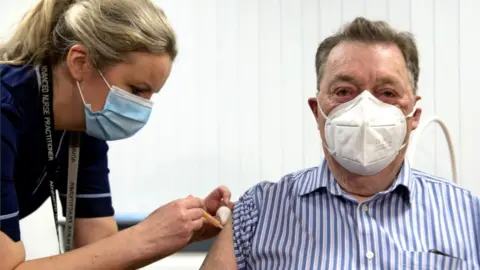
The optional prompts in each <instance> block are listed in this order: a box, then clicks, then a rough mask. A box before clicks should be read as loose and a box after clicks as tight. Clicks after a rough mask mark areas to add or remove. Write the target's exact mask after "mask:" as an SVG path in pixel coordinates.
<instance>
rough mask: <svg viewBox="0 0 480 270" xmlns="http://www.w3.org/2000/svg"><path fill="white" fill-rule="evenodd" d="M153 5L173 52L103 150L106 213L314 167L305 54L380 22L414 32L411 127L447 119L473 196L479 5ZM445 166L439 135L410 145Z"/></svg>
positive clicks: (24, 4) (323, 1)
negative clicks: (145, 113) (170, 29)
mask: <svg viewBox="0 0 480 270" xmlns="http://www.w3.org/2000/svg"><path fill="white" fill-rule="evenodd" d="M33 2H34V0H16V1H11V0H8V1H6V2H5V3H3V7H2V10H1V11H0V15H2V26H1V27H0V37H3V38H4V37H6V36H8V35H9V34H10V33H11V30H12V27H11V26H12V25H13V23H15V22H16V21H18V19H19V16H20V14H21V13H22V12H24V11H25V10H26V9H27V8H28V7H29V6H30V5H31V4H32V3H33ZM157 2H158V3H159V4H160V5H161V6H162V7H163V8H164V9H165V11H166V13H167V15H168V16H169V17H170V20H171V22H172V24H173V26H174V28H175V30H176V32H177V36H178V43H179V55H178V59H177V60H176V62H175V64H174V68H173V71H172V75H171V77H170V79H169V80H168V82H167V84H166V86H165V88H164V89H163V90H162V92H161V93H160V94H159V95H158V96H156V97H155V101H156V106H155V109H154V112H153V114H152V118H151V121H150V122H149V124H148V125H147V126H146V128H145V129H144V130H142V131H141V132H140V133H139V134H138V135H137V136H135V137H133V138H131V139H128V140H124V141H120V142H115V143H111V144H110V145H111V152H110V156H109V157H110V166H111V182H112V192H113V194H114V204H115V207H116V209H117V212H121V213H128V212H143V213H148V212H150V211H151V210H153V209H154V208H156V207H158V206H159V205H161V204H164V203H166V202H168V201H171V200H174V199H177V198H179V197H184V196H187V195H188V194H195V195H198V196H204V195H206V194H207V193H208V192H209V191H210V190H211V189H213V188H214V187H216V186H218V185H227V186H228V187H229V188H230V189H231V190H232V192H233V196H234V198H238V197H239V196H240V195H241V194H242V193H243V192H244V191H245V190H246V189H247V188H249V187H251V186H252V185H254V184H255V183H257V182H259V181H261V180H272V181H277V180H278V179H279V178H280V177H281V176H282V175H284V174H286V173H289V172H292V171H295V170H298V169H301V168H304V167H309V166H315V165H317V164H318V163H319V162H320V160H321V157H322V156H323V153H322V151H321V148H320V145H321V144H320V140H319V136H318V131H317V128H316V124H315V121H314V119H313V116H312V114H311V112H310V110H309V108H308V104H307V99H308V98H309V97H312V96H314V95H315V87H316V81H315V80H316V78H315V70H314V63H315V61H314V58H315V51H316V48H317V46H318V44H319V42H320V41H321V40H322V39H323V38H325V37H327V36H328V35H330V34H332V33H333V32H334V31H336V30H338V29H339V27H341V26H342V25H343V24H344V23H347V22H349V21H351V20H352V19H353V18H355V17H356V16H366V17H368V18H371V19H382V20H387V21H388V22H390V23H391V24H392V25H393V26H394V27H397V28H399V29H401V30H408V31H412V32H413V33H414V35H415V38H416V40H417V45H418V48H419V50H420V62H421V63H420V66H421V74H420V82H419V90H418V91H419V94H420V95H421V96H422V100H421V101H420V102H419V106H420V107H421V108H422V110H423V115H422V120H423V121H425V120H427V119H428V118H430V117H432V116H435V115H437V116H440V117H441V118H442V119H443V120H444V121H445V122H446V124H447V125H448V127H449V129H450V131H451V133H452V136H453V141H454V144H455V150H456V154H457V158H458V163H459V177H460V181H459V182H460V185H462V186H463V187H465V188H467V189H470V190H472V191H473V192H475V193H476V194H479V195H480V188H479V183H480V182H479V181H480V173H479V171H478V165H477V163H476V161H477V153H478V152H479V151H480V147H479V146H478V143H477V142H478V140H477V139H476V136H478V134H480V120H479V116H480V109H479V106H478V105H477V103H478V102H479V100H480V88H479V87H480V76H478V74H477V73H478V63H479V62H480V51H479V48H480V35H478V34H477V32H478V25H480V18H479V17H478V14H480V2H479V1H477V0H436V1H435V0H430V1H413V0H410V1H397V0H343V1H336V0H320V1H319V0H301V1H299V0H243V1H234V0H204V1H194V0H183V1H173V0H162V1H157ZM180 3H181V4H180ZM19 7H21V8H19ZM449 159H450V157H449V155H448V149H447V144H446V141H445V140H444V138H443V134H442V133H441V132H439V129H438V127H433V126H432V127H431V128H429V129H428V130H427V131H426V132H425V133H424V136H423V137H422V138H421V140H420V145H419V146H418V148H417V153H416V159H415V160H416V163H415V167H417V168H419V169H422V170H425V171H427V172H429V173H434V174H437V175H439V176H442V177H447V178H449V177H450V175H451V172H450V163H449ZM44 207H50V204H49V203H46V204H45V206H44ZM47 212H48V211H47ZM45 213H46V212H45V211H43V212H41V215H43V216H42V217H45V215H46V214H45ZM32 216H33V217H31V218H34V217H35V215H32ZM42 217H40V216H38V220H39V221H38V222H40V221H41V222H40V223H41V225H40V228H43V227H44V228H45V230H50V229H49V228H51V224H52V222H51V220H50V219H51V217H50V216H48V218H42ZM43 220H45V221H43ZM42 222H43V223H42ZM40 223H37V225H36V226H35V230H36V231H37V232H38V228H39V225H38V224H40ZM22 226H23V227H25V228H27V229H25V230H26V231H27V233H26V234H24V239H25V240H26V246H27V248H28V249H29V250H33V251H29V253H28V254H29V256H30V257H38V256H41V255H42V251H45V252H44V254H47V253H48V252H52V251H53V252H54V251H55V247H54V246H53V245H54V244H55V236H54V231H53V230H50V233H51V234H52V237H51V238H52V239H51V240H52V243H49V245H50V244H51V246H52V247H51V248H50V249H46V248H45V245H46V243H42V246H40V245H39V244H38V242H33V241H30V242H29V240H31V239H34V238H33V236H32V234H33V232H34V231H35V230H28V228H29V226H28V224H22ZM42 226H43V227H42ZM51 229H53V228H51ZM36 239H38V238H36ZM42 241H43V240H42ZM48 250H49V251H48ZM159 267H160V266H159ZM169 267H170V266H169ZM158 269H160V268H158ZM169 269H173V268H171V267H170V268H169Z"/></svg>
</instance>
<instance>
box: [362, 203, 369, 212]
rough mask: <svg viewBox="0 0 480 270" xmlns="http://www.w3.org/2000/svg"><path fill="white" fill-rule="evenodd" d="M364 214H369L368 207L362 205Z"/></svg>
mask: <svg viewBox="0 0 480 270" xmlns="http://www.w3.org/2000/svg"><path fill="white" fill-rule="evenodd" d="M362 212H363V213H367V212H368V205H366V204H364V205H362Z"/></svg>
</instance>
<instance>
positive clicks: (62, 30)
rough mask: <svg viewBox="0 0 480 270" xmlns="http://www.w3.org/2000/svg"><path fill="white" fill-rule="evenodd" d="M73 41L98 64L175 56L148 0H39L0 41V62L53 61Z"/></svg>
mask: <svg viewBox="0 0 480 270" xmlns="http://www.w3.org/2000/svg"><path fill="white" fill-rule="evenodd" d="M75 44H81V45H83V46H84V47H85V48H86V50H87V54H88V57H89V59H90V60H91V62H92V64H93V65H95V66H96V67H97V68H102V67H105V66H107V65H110V64H114V63H118V62H124V61H126V60H127V58H126V56H127V53H130V52H148V53H152V54H167V55H169V56H170V57H171V59H172V61H173V60H174V59H175V57H176V55H177V45H176V37H175V33H174V31H173V29H172V27H171V25H170V24H169V22H168V20H167V17H166V16H165V13H164V12H163V10H162V9H160V8H159V7H157V6H155V5H154V4H153V3H152V2H151V1H150V0H40V1H39V2H38V3H37V4H36V6H35V7H33V8H32V9H31V10H30V11H29V12H28V13H27V14H26V15H25V16H24V17H23V19H22V20H21V21H20V23H19V25H18V27H17V29H16V31H15V32H14V34H13V36H12V37H11V38H10V39H9V40H8V41H7V42H6V43H4V44H2V45H0V63H7V64H11V65H23V64H31V65H38V64H41V63H42V62H43V61H44V60H49V61H50V62H51V63H52V64H58V63H60V62H62V61H64V60H65V57H66V54H67V53H68V51H69V50H70V48H71V47H72V46H73V45H75Z"/></svg>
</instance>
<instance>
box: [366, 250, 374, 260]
mask: <svg viewBox="0 0 480 270" xmlns="http://www.w3.org/2000/svg"><path fill="white" fill-rule="evenodd" d="M374 256H375V254H373V252H371V251H368V252H367V259H369V260H371V259H373V257H374Z"/></svg>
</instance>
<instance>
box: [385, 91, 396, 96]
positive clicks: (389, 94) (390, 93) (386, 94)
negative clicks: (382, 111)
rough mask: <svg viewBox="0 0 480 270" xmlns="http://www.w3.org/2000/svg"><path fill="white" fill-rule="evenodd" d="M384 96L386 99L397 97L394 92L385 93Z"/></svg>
mask: <svg viewBox="0 0 480 270" xmlns="http://www.w3.org/2000/svg"><path fill="white" fill-rule="evenodd" d="M382 95H383V96H385V97H395V93H394V92H393V91H384V92H382Z"/></svg>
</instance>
